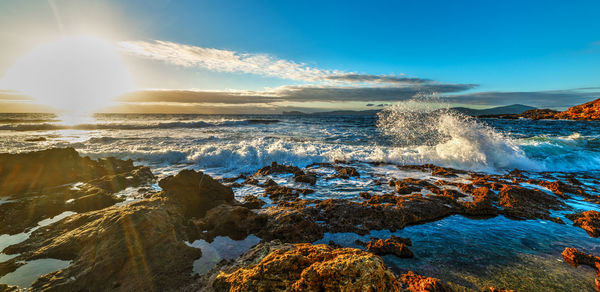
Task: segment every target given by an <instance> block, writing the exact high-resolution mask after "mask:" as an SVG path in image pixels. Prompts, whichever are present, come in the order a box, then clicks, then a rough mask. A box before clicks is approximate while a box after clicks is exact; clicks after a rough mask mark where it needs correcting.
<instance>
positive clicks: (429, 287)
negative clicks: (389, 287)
mask: <svg viewBox="0 0 600 292" xmlns="http://www.w3.org/2000/svg"><path fill="white" fill-rule="evenodd" d="M400 280H401V281H402V283H403V284H404V285H406V289H407V290H408V291H410V292H450V291H452V289H450V287H448V285H446V284H445V283H444V282H442V281H440V279H436V278H431V277H424V276H421V275H417V274H415V273H413V272H412V271H409V272H408V273H406V274H403V275H402V276H400Z"/></svg>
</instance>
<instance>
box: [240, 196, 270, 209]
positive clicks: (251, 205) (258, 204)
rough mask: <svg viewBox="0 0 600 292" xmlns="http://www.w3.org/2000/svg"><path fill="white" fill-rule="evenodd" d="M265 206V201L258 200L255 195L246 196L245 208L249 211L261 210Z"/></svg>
mask: <svg viewBox="0 0 600 292" xmlns="http://www.w3.org/2000/svg"><path fill="white" fill-rule="evenodd" d="M264 204H265V201H263V200H261V199H259V198H257V197H256V196H253V195H247V196H244V204H243V206H244V207H246V208H248V209H260V208H262V206H264Z"/></svg>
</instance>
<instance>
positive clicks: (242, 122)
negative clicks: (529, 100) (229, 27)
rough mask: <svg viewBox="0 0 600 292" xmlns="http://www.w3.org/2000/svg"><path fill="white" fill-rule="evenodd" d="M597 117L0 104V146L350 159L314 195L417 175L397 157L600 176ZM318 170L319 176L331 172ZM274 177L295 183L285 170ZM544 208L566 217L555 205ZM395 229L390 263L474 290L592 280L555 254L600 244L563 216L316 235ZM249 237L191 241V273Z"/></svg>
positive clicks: (154, 158) (201, 160)
mask: <svg viewBox="0 0 600 292" xmlns="http://www.w3.org/2000/svg"><path fill="white" fill-rule="evenodd" d="M599 127H600V122H580V121H560V120H540V121H532V120H499V119H474V118H471V117H466V116H463V115H460V114H458V113H454V112H451V111H448V110H436V111H428V112H423V111H414V112H409V111H406V110H404V109H403V108H401V107H390V108H388V109H385V110H383V111H382V112H380V113H379V114H378V115H319V114H310V115H182V114H97V115H94V116H92V117H87V118H75V119H72V118H69V119H65V120H63V118H62V117H60V116H56V115H51V114H2V115H0V152H9V153H16V152H28V151H35V150H43V149H48V148H55V147H73V148H75V149H76V150H77V151H78V152H79V153H80V154H81V155H84V156H90V157H92V158H101V157H109V156H113V157H117V158H121V159H132V160H134V162H135V163H136V164H141V165H147V166H150V167H151V168H152V171H153V172H154V173H155V175H156V176H158V177H159V178H162V177H165V176H167V175H171V174H175V173H177V172H179V171H180V170H182V169H185V168H192V169H196V170H202V171H204V172H205V173H208V174H210V175H211V176H214V177H217V178H224V177H236V176H238V175H240V174H252V173H253V172H255V171H256V170H257V169H259V168H261V167H263V166H266V165H269V164H271V162H277V163H279V164H288V165H294V166H298V167H301V168H302V167H306V166H309V165H311V164H314V163H321V162H334V161H338V162H340V161H343V162H344V164H347V165H350V166H353V167H355V168H356V169H358V170H359V172H360V173H361V176H360V178H351V179H348V180H339V179H332V180H319V181H318V182H317V184H316V185H315V186H314V187H312V188H313V189H314V190H315V193H313V194H308V195H305V196H303V198H312V199H327V198H343V199H349V200H354V199H357V200H358V198H359V193H360V192H363V191H373V192H386V191H392V188H391V187H389V186H387V185H386V184H383V185H382V184H378V183H376V181H377V180H378V179H382V178H389V177H396V178H405V177H415V176H422V175H423V173H418V172H411V171H408V170H402V169H399V168H397V167H394V165H410V164H429V163H431V164H435V165H439V166H445V167H452V168H457V169H462V170H469V171H477V172H487V173H507V172H509V171H512V170H513V169H521V170H525V171H528V172H529V173H530V174H531V176H533V177H535V176H536V175H539V176H542V175H543V174H544V173H545V172H551V173H556V172H568V173H577V174H580V175H582V174H585V175H589V176H590V177H599V176H598V174H599V173H600V131H598V129H599ZM380 162H383V163H386V164H380ZM314 171H315V172H317V173H318V174H319V175H323V176H327V175H330V173H328V172H333V170H331V169H315V170H314ZM275 180H276V182H277V183H278V184H280V185H290V186H294V185H295V182H293V179H292V177H291V174H287V175H286V174H284V175H280V176H278V177H277V178H276V179H275ZM584 182H585V183H589V184H592V185H594V184H596V183H597V181H594V180H590V181H584ZM155 187H156V188H158V186H156V185H155ZM263 191H264V190H263V189H262V188H260V187H257V186H252V185H244V186H241V187H237V188H234V192H235V195H236V197H237V198H238V199H241V198H243V197H244V196H245V195H249V194H254V195H260V194H262V192H263ZM122 195H123V196H125V197H127V200H128V201H132V200H137V199H139V198H138V197H136V195H137V192H135V191H130V192H129V193H127V192H124V193H123V194H122ZM265 200H266V201H267V203H272V202H271V201H269V200H268V199H265ZM569 204H570V205H571V206H572V207H573V208H574V209H575V210H598V207H597V205H595V204H592V203H587V202H583V201H582V200H572V201H571V202H569ZM552 215H553V216H559V217H562V218H564V214H563V213H560V212H556V213H553V214H552ZM565 220H566V219H565ZM392 234H393V235H398V236H404V237H410V238H411V239H412V240H413V242H414V246H413V248H412V249H413V251H414V252H415V254H416V259H410V260H406V259H398V258H396V257H394V256H385V257H384V260H385V261H386V264H388V265H389V266H391V268H392V269H394V270H397V271H405V270H409V269H410V270H413V271H415V272H418V273H423V274H427V275H429V276H434V277H439V278H442V279H444V280H452V281H453V282H454V283H458V284H461V285H464V286H465V287H471V288H473V289H479V288H481V287H486V285H502V283H504V284H506V286H507V287H508V288H512V289H517V290H519V291H521V290H523V291H528V290H529V291H536V289H551V290H564V289H566V290H588V289H591V287H592V286H593V281H592V280H591V279H592V278H593V277H594V275H593V271H592V270H591V269H585V270H584V271H583V272H582V271H580V269H578V270H576V269H573V268H571V267H570V266H568V265H566V264H564V263H562V262H561V261H562V259H561V257H560V252H561V251H562V250H563V249H564V247H567V246H568V247H577V248H582V249H583V250H586V251H589V252H598V247H599V246H600V241H599V240H598V239H596V238H590V237H589V236H588V235H587V234H586V233H585V231H583V230H582V229H580V228H576V227H573V226H570V225H569V224H567V225H561V224H556V223H553V222H549V221H544V220H516V221H515V220H510V219H507V218H505V217H503V216H498V217H495V218H492V219H488V220H480V219H475V218H467V217H463V216H460V215H454V216H450V217H447V218H445V219H442V220H439V221H435V222H431V223H425V224H422V225H416V226H409V227H406V228H404V229H402V230H398V231H395V232H389V231H373V232H372V233H371V234H368V235H365V236H359V235H356V234H325V237H324V238H323V239H322V240H320V241H319V243H327V242H329V240H334V241H335V242H336V243H339V244H342V245H344V246H354V247H358V246H357V245H356V244H355V243H354V242H355V240H356V239H360V240H367V241H368V238H369V237H370V236H377V237H386V236H389V235H392ZM0 239H1V237H0ZM257 242H258V239H257V238H256V237H254V236H251V237H249V238H248V239H246V240H244V241H240V242H238V243H236V241H233V240H231V239H228V238H223V237H219V238H217V239H216V240H215V241H214V242H213V243H207V242H204V241H197V242H194V243H189V244H190V245H193V246H197V247H201V248H202V250H203V253H206V254H210V257H203V258H202V259H199V260H198V261H197V262H196V263H195V272H196V273H200V274H201V273H202V272H203V271H206V270H207V269H208V268H210V267H212V266H214V265H215V264H216V262H217V261H218V260H220V259H222V258H235V257H237V256H238V255H239V254H241V253H242V252H243V251H245V250H247V249H248V248H249V247H250V246H252V245H253V244H255V243H257ZM220 243H221V244H220ZM557 260H558V262H557ZM548 275H549V276H548ZM34 276H35V275H34ZM38 276H39V275H38ZM23 277H25V278H26V280H23V279H22V278H23ZM36 277H37V276H36ZM36 277H33V278H32V277H29V278H28V277H26V275H25V276H24V275H21V278H19V277H18V276H17V278H19V279H20V280H19V281H21V282H15V283H27V281H33V280H34V279H35V278H36ZM524 277H525V278H535V279H545V280H540V281H537V280H536V281H537V282H533V281H524V280H523V279H525V278H524ZM544 277H546V278H544ZM30 278H32V279H30ZM15 281H16V280H15ZM0 282H3V281H0ZM4 282H7V283H11V282H10V281H7V280H6V279H5V280H4ZM538 291H539V290H538Z"/></svg>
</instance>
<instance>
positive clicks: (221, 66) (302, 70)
mask: <svg viewBox="0 0 600 292" xmlns="http://www.w3.org/2000/svg"><path fill="white" fill-rule="evenodd" d="M118 46H119V48H120V49H121V50H122V51H123V52H125V53H127V54H130V55H134V56H139V57H144V58H149V59H153V60H159V61H163V62H166V63H169V64H173V65H178V66H184V67H199V68H204V69H208V70H212V71H217V72H240V73H249V74H257V75H262V76H269V77H278V78H283V79H290V80H301V81H317V80H322V79H323V78H324V77H325V76H328V75H331V74H336V72H335V71H328V70H321V69H317V68H313V67H310V66H307V65H306V64H304V63H296V62H293V61H289V60H283V59H277V58H275V57H272V56H269V55H266V54H249V53H240V52H235V51H230V50H220V49H213V48H204V47H198V46H189V45H183V44H178V43H173V42H167V41H160V40H155V41H124V42H119V43H118Z"/></svg>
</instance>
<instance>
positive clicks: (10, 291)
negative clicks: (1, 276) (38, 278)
mask: <svg viewBox="0 0 600 292" xmlns="http://www.w3.org/2000/svg"><path fill="white" fill-rule="evenodd" d="M19 291H21V290H20V289H19V287H16V286H8V285H6V284H0V292H19Z"/></svg>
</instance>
